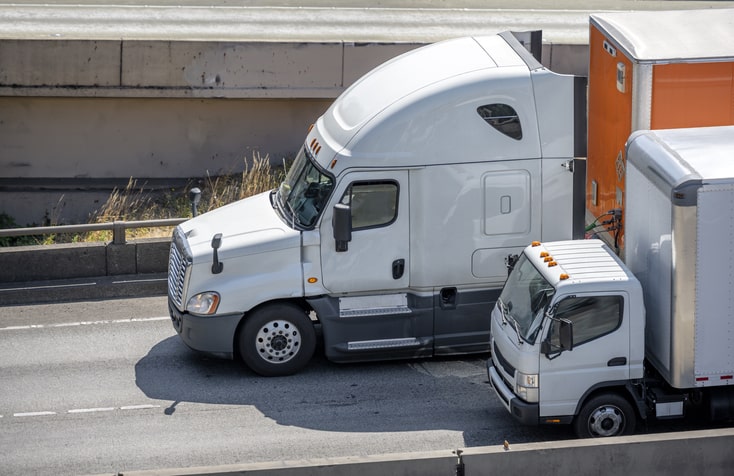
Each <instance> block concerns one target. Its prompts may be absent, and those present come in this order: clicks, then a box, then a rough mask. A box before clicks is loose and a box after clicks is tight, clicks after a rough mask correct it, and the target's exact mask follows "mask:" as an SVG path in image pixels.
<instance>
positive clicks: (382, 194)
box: [320, 171, 410, 293]
mask: <svg viewBox="0 0 734 476" xmlns="http://www.w3.org/2000/svg"><path fill="white" fill-rule="evenodd" d="M333 197H334V198H333V199H332V201H331V206H330V207H329V208H328V209H327V210H326V211H325V213H324V217H323V219H322V221H321V227H320V235H321V270H322V279H323V285H324V287H325V288H326V289H328V290H329V291H331V292H332V293H342V292H349V293H359V292H366V293H370V292H383V291H389V290H398V289H405V288H407V287H408V285H409V283H410V273H409V269H410V246H409V242H410V229H409V225H410V217H409V213H408V212H409V210H410V207H409V203H408V199H409V194H408V172H407V171H390V172H352V173H349V174H347V175H345V176H344V178H343V179H342V180H341V181H340V183H339V186H338V187H337V189H336V191H335V193H334V195H333ZM337 203H341V204H344V205H348V206H349V207H350V208H351V215H352V234H351V235H352V236H351V241H349V242H348V243H347V246H346V250H344V251H336V243H335V240H334V232H333V225H332V217H333V212H334V209H333V207H334V205H335V204H337Z"/></svg>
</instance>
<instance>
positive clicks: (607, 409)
mask: <svg viewBox="0 0 734 476" xmlns="http://www.w3.org/2000/svg"><path fill="white" fill-rule="evenodd" d="M589 430H590V431H591V434H592V435H597V436H615V435H620V434H622V431H624V414H623V413H622V412H621V411H620V409H619V408H617V407H615V406H614V405H605V406H603V407H599V408H597V409H596V410H594V412H593V413H592V414H591V416H589Z"/></svg>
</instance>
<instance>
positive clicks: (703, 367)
mask: <svg viewBox="0 0 734 476" xmlns="http://www.w3.org/2000/svg"><path fill="white" fill-rule="evenodd" d="M626 152H627V173H626V179H627V197H628V199H627V207H626V209H625V214H624V225H625V236H626V240H627V242H626V249H625V253H626V256H625V262H626V264H625V263H623V261H622V260H621V259H620V258H618V257H617V256H616V255H615V253H614V252H612V251H611V250H610V248H608V247H607V245H605V244H603V243H602V242H601V241H599V240H576V241H561V242H553V243H533V245H531V246H529V247H528V248H526V249H525V250H524V252H523V253H522V255H521V256H520V257H519V259H518V260H517V262H516V263H515V265H514V268H513V270H512V271H511V273H510V275H509V277H508V280H507V283H506V284H505V286H504V288H503V291H502V294H501V295H500V297H499V299H498V301H497V304H496V305H495V307H494V309H493V311H492V326H491V327H492V356H491V358H490V360H489V361H488V373H489V378H490V383H491V385H492V387H493V388H494V390H495V393H496V395H497V396H498V397H499V399H500V400H501V401H502V402H503V403H504V405H505V407H506V408H507V410H508V411H509V412H510V413H511V414H512V415H513V416H515V417H516V418H517V419H519V420H520V421H522V422H524V423H528V424H544V423H548V424H556V423H573V425H574V427H575V431H576V433H577V434H578V435H579V436H582V437H589V436H592V437H600V436H615V435H623V434H629V433H631V432H633V431H634V429H635V423H636V421H638V420H639V419H640V418H641V419H647V418H673V417H681V416H683V415H684V414H685V412H686V410H687V409H690V408H693V407H698V408H700V409H702V410H704V411H706V412H707V413H708V415H709V416H710V417H711V419H713V420H721V419H731V418H734V339H732V336H734V292H732V287H733V286H734V246H733V244H734V207H733V206H732V204H734V127H731V126H727V127H712V128H700V129H677V130H660V131H646V132H638V133H634V134H632V136H631V137H630V139H629V141H628V144H627V150H626Z"/></svg>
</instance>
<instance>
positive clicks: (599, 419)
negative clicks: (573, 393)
mask: <svg viewBox="0 0 734 476" xmlns="http://www.w3.org/2000/svg"><path fill="white" fill-rule="evenodd" d="M636 420H637V417H636V415H635V411H634V409H633V408H632V405H630V403H629V402H628V401H627V400H626V399H625V398H624V397H622V396H620V395H617V394H616V393H606V394H601V395H597V396H595V397H592V398H591V399H589V400H588V401H587V402H586V403H584V405H583V407H581V411H580V412H579V414H578V415H577V416H576V419H575V420H574V430H576V435H577V436H578V437H579V438H597V437H606V436H620V435H630V434H632V433H633V432H634V431H635V425H636Z"/></svg>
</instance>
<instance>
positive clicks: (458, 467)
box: [452, 449, 465, 476]
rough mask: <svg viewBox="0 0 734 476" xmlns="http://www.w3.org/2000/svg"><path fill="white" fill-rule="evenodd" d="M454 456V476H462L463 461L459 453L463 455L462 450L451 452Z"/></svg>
mask: <svg viewBox="0 0 734 476" xmlns="http://www.w3.org/2000/svg"><path fill="white" fill-rule="evenodd" d="M452 453H454V454H455V455H456V472H455V473H454V474H455V475H456V476H464V474H465V473H464V460H463V459H462V458H461V453H463V451H462V450H459V449H457V450H454V451H452Z"/></svg>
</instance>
